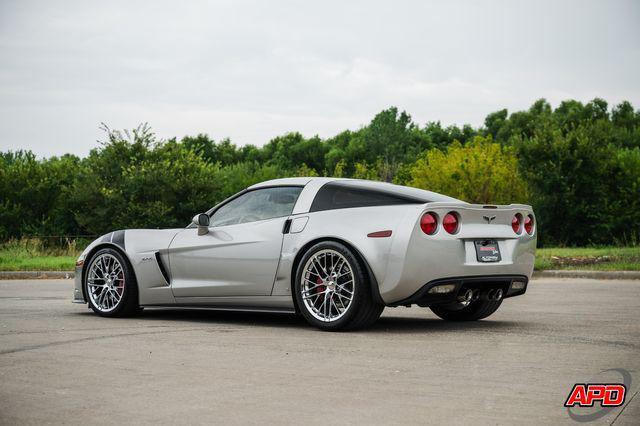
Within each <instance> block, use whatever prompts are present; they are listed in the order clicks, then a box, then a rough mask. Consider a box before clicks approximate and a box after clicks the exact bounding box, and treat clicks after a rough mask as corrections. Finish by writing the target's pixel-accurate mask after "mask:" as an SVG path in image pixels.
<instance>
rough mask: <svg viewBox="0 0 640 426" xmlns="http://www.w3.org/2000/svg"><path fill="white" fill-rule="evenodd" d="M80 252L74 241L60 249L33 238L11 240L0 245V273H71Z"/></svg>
mask: <svg viewBox="0 0 640 426" xmlns="http://www.w3.org/2000/svg"><path fill="white" fill-rule="evenodd" d="M81 251H82V250H80V249H78V248H77V246H76V242H75V240H71V241H68V242H67V243H66V244H64V245H63V246H62V247H60V246H47V245H46V244H45V243H44V242H43V241H42V240H39V239H34V238H23V239H21V240H11V241H8V242H6V243H3V244H1V245H0V271H71V270H73V269H74V267H75V263H76V259H77V258H78V256H79V255H80V252H81Z"/></svg>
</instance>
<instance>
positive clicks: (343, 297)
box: [300, 249, 355, 322]
mask: <svg viewBox="0 0 640 426" xmlns="http://www.w3.org/2000/svg"><path fill="white" fill-rule="evenodd" d="M301 280H302V283H301V286H300V291H301V293H302V294H301V296H302V300H303V301H304V305H305V308H306V309H307V311H308V312H309V313H310V314H311V315H313V317H314V318H316V319H318V320H320V321H324V322H331V321H335V320H337V319H339V318H342V317H343V316H344V314H345V313H346V312H347V311H348V310H349V307H351V305H352V302H353V295H354V293H355V278H354V274H353V269H352V267H351V265H350V264H349V262H348V261H347V259H346V258H345V257H344V256H343V255H342V254H340V253H338V252H337V251H335V250H331V249H325V250H320V251H318V252H317V253H315V254H314V255H313V256H311V257H310V258H309V260H307V263H306V264H305V265H304V269H303V271H302V277H301Z"/></svg>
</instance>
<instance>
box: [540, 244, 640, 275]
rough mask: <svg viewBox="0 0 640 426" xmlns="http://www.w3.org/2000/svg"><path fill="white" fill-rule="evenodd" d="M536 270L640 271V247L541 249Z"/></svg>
mask: <svg viewBox="0 0 640 426" xmlns="http://www.w3.org/2000/svg"><path fill="white" fill-rule="evenodd" d="M535 269H536V270H537V271H542V270H545V269H574V270H576V269H578V270H593V271H640V246H637V247H581V248H553V247H552V248H541V249H538V250H537V251H536V265H535Z"/></svg>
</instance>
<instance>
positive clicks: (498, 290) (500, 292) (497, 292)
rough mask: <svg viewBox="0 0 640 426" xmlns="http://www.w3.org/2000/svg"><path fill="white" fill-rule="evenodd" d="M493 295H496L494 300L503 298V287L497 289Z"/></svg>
mask: <svg viewBox="0 0 640 426" xmlns="http://www.w3.org/2000/svg"><path fill="white" fill-rule="evenodd" d="M493 297H494V299H493V300H495V301H498V300H500V299H502V289H501V288H499V289H497V290H496V292H495V293H494V294H493Z"/></svg>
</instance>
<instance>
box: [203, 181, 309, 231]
mask: <svg viewBox="0 0 640 426" xmlns="http://www.w3.org/2000/svg"><path fill="white" fill-rule="evenodd" d="M301 191H302V187H295V186H281V187H275V188H264V189H256V190H253V191H249V192H247V193H245V194H242V195H240V196H239V197H237V198H234V199H233V200H231V201H229V202H228V203H227V204H225V205H223V206H222V207H220V208H219V209H218V210H216V211H215V212H214V213H213V216H211V221H210V226H224V225H236V224H238V223H247V222H255V221H257V220H264V219H272V218H274V217H282V216H289V215H290V214H291V212H292V211H293V206H294V205H295V203H296V200H297V199H298V195H300V192H301Z"/></svg>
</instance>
